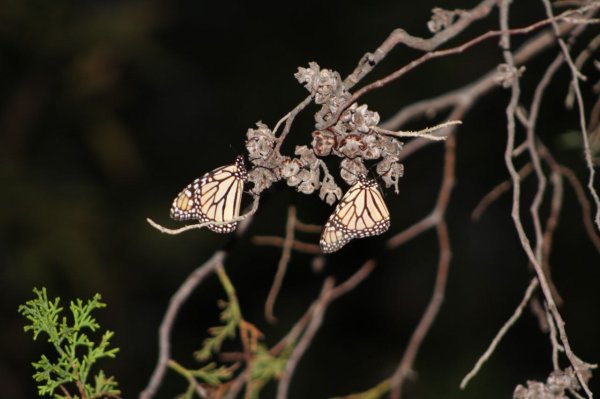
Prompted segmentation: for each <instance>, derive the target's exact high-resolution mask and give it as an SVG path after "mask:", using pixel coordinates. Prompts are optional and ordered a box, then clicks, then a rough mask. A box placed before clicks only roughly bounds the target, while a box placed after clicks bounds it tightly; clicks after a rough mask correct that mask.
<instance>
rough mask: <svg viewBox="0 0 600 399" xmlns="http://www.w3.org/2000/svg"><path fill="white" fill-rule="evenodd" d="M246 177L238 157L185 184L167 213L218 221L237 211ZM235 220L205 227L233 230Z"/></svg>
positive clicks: (179, 218)
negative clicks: (232, 162) (231, 163)
mask: <svg viewBox="0 0 600 399" xmlns="http://www.w3.org/2000/svg"><path fill="white" fill-rule="evenodd" d="M246 180H247V176H246V169H245V167H244V161H243V158H242V157H238V159H237V160H236V163H235V164H233V165H226V166H222V167H220V168H217V169H215V170H213V171H211V172H209V173H207V174H205V175H204V176H202V177H200V178H198V179H196V180H194V181H193V182H192V183H191V184H189V185H188V186H187V187H186V188H185V189H183V191H181V193H179V195H178V196H177V197H176V198H175V200H174V201H173V205H172V206H171V217H172V218H173V219H175V220H192V219H195V220H198V221H199V222H200V223H206V222H216V223H222V222H227V221H228V220H232V219H235V218H237V217H238V216H239V215H240V204H241V201H242V193H243V189H244V182H245V181H246ZM237 224H238V222H232V223H227V224H221V225H208V226H207V227H208V228H209V229H210V230H212V231H215V232H217V233H229V232H232V231H233V230H235V228H236V227H237Z"/></svg>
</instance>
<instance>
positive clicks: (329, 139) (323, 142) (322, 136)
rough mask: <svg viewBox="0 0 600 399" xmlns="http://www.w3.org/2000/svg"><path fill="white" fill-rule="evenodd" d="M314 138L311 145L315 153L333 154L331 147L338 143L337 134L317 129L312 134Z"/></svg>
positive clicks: (320, 155)
mask: <svg viewBox="0 0 600 399" xmlns="http://www.w3.org/2000/svg"><path fill="white" fill-rule="evenodd" d="M312 136H313V140H312V143H311V146H312V148H313V151H314V153H315V155H317V156H319V157H326V156H327V155H329V154H331V149H332V148H333V147H334V146H335V145H336V139H335V136H334V135H333V134H332V133H330V132H328V131H320V130H316V131H314V132H313V134H312Z"/></svg>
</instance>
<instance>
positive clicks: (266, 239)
mask: <svg viewBox="0 0 600 399" xmlns="http://www.w3.org/2000/svg"><path fill="white" fill-rule="evenodd" d="M296 230H298V229H296ZM252 243H254V244H255V245H269V246H272V247H278V248H283V246H284V244H285V238H282V237H278V236H254V237H252ZM292 249H293V250H294V251H298V252H304V253H307V254H311V255H321V254H322V253H323V251H321V248H320V247H319V246H318V245H317V244H310V243H306V242H302V241H298V240H294V242H293V243H292Z"/></svg>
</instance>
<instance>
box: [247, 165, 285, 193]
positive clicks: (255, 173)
mask: <svg viewBox="0 0 600 399" xmlns="http://www.w3.org/2000/svg"><path fill="white" fill-rule="evenodd" d="M277 180H278V179H277V176H276V175H275V173H273V172H272V171H270V170H269V169H265V168H254V169H252V170H250V171H249V172H248V181H249V182H250V183H254V187H253V188H252V190H251V191H252V192H253V193H254V194H260V193H262V192H263V191H264V190H266V189H267V188H269V187H271V185H272V184H273V183H275V182H276V181H277Z"/></svg>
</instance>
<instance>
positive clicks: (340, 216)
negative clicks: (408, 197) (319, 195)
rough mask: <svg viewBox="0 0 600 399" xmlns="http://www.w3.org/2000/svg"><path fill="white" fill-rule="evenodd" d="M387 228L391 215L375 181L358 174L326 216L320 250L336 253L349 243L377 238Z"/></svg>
mask: <svg viewBox="0 0 600 399" xmlns="http://www.w3.org/2000/svg"><path fill="white" fill-rule="evenodd" d="M389 228H390V213H389V211H388V209H387V206H386V205H385V202H384V201H383V197H382V196H381V192H380V191H379V186H378V185H377V182H376V181H375V180H374V179H369V178H367V177H365V176H364V175H358V181H357V182H356V183H354V185H353V186H352V187H350V189H349V190H348V191H347V192H346V194H345V195H344V197H342V199H341V200H340V202H339V203H338V204H337V206H336V208H335V210H334V211H333V213H332V214H331V216H329V219H328V220H327V223H326V224H325V227H324V228H323V233H322V234H321V240H320V241H319V244H320V245H321V250H322V251H323V252H324V253H331V252H335V251H337V250H338V249H340V248H341V247H343V246H344V245H346V244H347V243H348V242H350V240H353V239H355V238H364V237H370V236H376V235H379V234H382V233H384V232H385V231H387V229H389Z"/></svg>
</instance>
